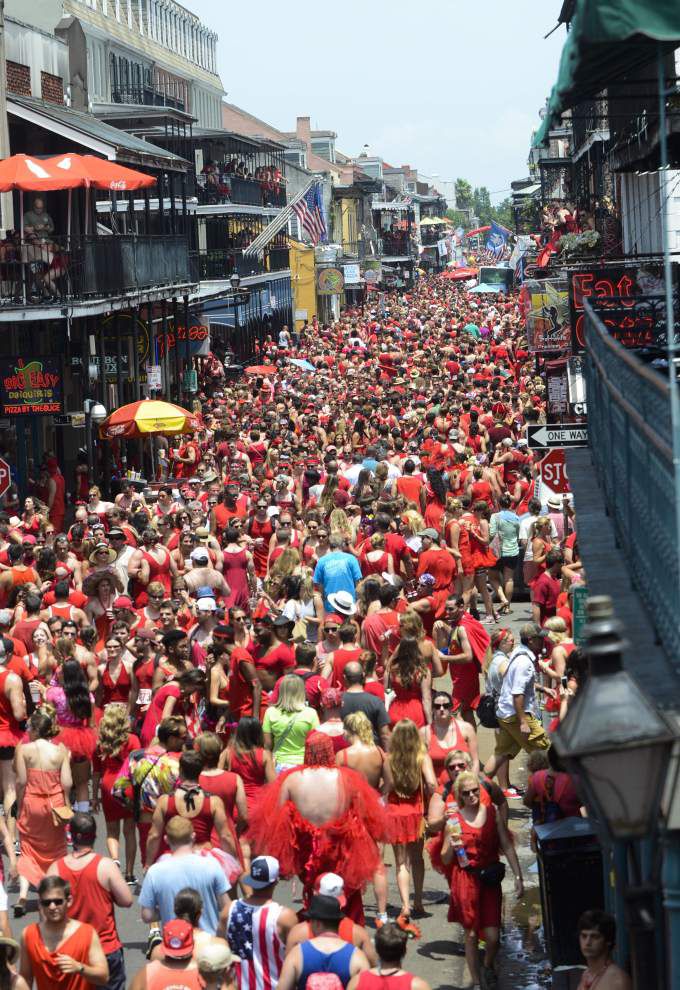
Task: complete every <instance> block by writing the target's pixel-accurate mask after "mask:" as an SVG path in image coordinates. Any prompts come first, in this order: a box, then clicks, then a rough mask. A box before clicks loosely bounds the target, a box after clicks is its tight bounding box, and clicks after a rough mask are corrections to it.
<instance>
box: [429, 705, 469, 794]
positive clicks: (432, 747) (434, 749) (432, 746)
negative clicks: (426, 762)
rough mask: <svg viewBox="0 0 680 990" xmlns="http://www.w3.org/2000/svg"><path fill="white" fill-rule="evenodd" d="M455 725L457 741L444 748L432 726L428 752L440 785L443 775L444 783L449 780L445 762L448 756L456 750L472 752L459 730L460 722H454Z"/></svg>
mask: <svg viewBox="0 0 680 990" xmlns="http://www.w3.org/2000/svg"><path fill="white" fill-rule="evenodd" d="M453 725H454V727H455V730H456V741H455V743H454V744H453V746H442V744H441V743H440V742H439V739H437V736H436V734H435V732H434V731H433V730H432V726H430V742H429V745H428V750H427V752H428V755H429V757H430V759H431V760H432V766H433V767H434V775H435V777H436V778H437V781H438V782H440V783H441V780H440V778H441V777H442V775H444V782H445V781H446V779H447V776H446V770H445V768H444V760H445V759H446V757H447V756H448V754H449V753H452V752H453V751H454V750H456V749H460V750H462V751H463V752H464V753H469V752H470V747H469V746H468V744H467V742H466V741H465V739H464V738H463V733H462V732H461V731H460V729H459V728H458V721H457V720H456V719H454V720H453Z"/></svg>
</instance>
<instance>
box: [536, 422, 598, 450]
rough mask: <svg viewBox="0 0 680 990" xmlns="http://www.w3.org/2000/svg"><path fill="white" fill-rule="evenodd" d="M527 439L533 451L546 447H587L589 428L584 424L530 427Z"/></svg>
mask: <svg viewBox="0 0 680 990" xmlns="http://www.w3.org/2000/svg"><path fill="white" fill-rule="evenodd" d="M527 438H528V440H529V447H530V448H531V449H532V450H539V449H541V448H545V447H587V446H588V427H587V426H586V425H585V424H583V423H562V424H561V425H560V426H528V427H527Z"/></svg>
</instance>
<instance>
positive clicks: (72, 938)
mask: <svg viewBox="0 0 680 990" xmlns="http://www.w3.org/2000/svg"><path fill="white" fill-rule="evenodd" d="M93 935H94V929H93V927H92V926H91V925H86V924H80V925H79V926H78V927H77V928H76V930H75V931H74V932H73V934H72V935H69V937H68V938H67V939H66V940H65V941H64V942H62V943H61V945H60V946H59V953H56V952H50V951H49V949H48V948H47V946H46V945H45V943H44V942H43V938H42V935H41V933H40V925H37V924H35V925H29V926H28V928H26V929H25V931H24V945H25V946H26V954H27V955H28V958H29V959H30V960H31V966H32V969H33V978H34V980H35V985H36V987H37V988H38V990H89V988H90V987H91V986H92V984H91V983H88V982H87V980H86V979H85V977H84V976H81V975H80V973H64V972H62V970H61V969H59V967H58V966H57V954H59V955H62V954H63V955H66V956H70V957H71V958H72V959H75V961H76V962H79V963H85V964H87V962H88V960H89V958H90V947H91V946H92V936H93ZM165 986H166V987H167V984H165ZM147 987H148V984H147Z"/></svg>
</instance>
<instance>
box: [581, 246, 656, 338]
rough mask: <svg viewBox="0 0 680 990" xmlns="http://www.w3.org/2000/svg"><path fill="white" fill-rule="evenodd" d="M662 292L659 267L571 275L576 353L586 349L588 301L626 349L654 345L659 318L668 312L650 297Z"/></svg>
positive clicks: (592, 271) (600, 270)
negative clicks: (585, 309)
mask: <svg viewBox="0 0 680 990" xmlns="http://www.w3.org/2000/svg"><path fill="white" fill-rule="evenodd" d="M662 293H663V279H662V275H661V270H660V266H659V265H657V264H652V265H649V264H647V265H641V266H640V267H639V268H635V267H630V268H628V267H625V268H624V267H619V268H605V269H602V268H598V269H591V270H590V271H581V272H572V273H571V274H570V276H569V309H570V315H571V341H572V353H573V354H580V353H582V352H583V351H584V350H585V313H584V306H583V304H584V300H585V299H589V300H592V302H593V305H594V308H595V309H596V310H597V314H598V316H599V317H600V319H601V320H602V322H603V323H604V325H605V326H606V327H607V329H608V330H609V332H610V334H611V335H612V337H614V338H615V339H616V340H618V341H619V342H620V343H621V344H623V346H624V347H645V346H649V345H650V344H653V343H654V341H655V333H656V331H657V327H658V324H659V322H660V321H659V315H663V312H664V310H663V307H662V306H661V305H660V303H661V300H660V299H654V300H652V299H650V298H649V297H650V296H661V294H662ZM655 313H656V314H657V316H656V319H655Z"/></svg>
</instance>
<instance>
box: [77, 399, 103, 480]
mask: <svg viewBox="0 0 680 990" xmlns="http://www.w3.org/2000/svg"><path fill="white" fill-rule="evenodd" d="M83 412H84V413H85V444H86V448H87V477H88V484H90V485H91V484H93V481H94V438H93V436H92V427H93V425H94V426H98V425H99V424H100V423H103V422H104V420H105V419H106V417H107V415H108V413H107V411H106V409H105V407H104V406H103V405H102V404H101V402H97V401H96V399H85V402H84V403H83Z"/></svg>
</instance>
